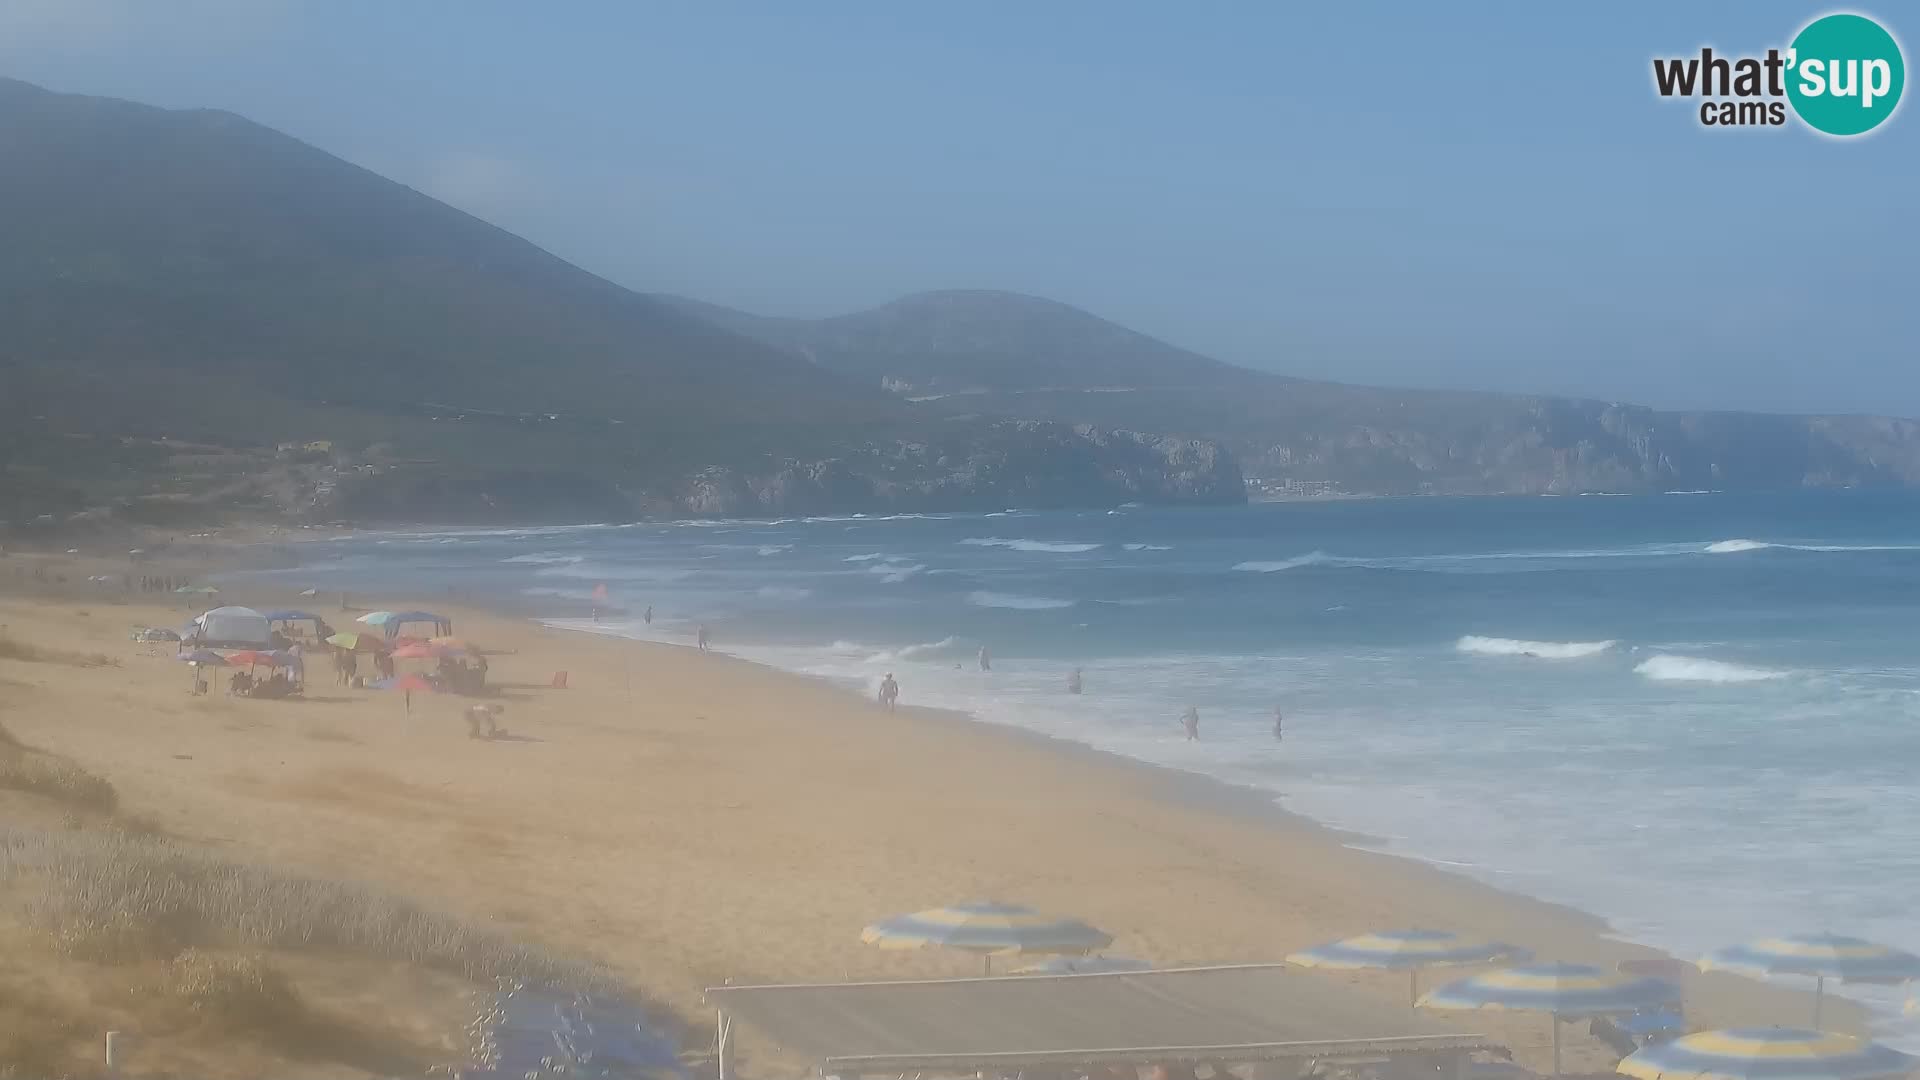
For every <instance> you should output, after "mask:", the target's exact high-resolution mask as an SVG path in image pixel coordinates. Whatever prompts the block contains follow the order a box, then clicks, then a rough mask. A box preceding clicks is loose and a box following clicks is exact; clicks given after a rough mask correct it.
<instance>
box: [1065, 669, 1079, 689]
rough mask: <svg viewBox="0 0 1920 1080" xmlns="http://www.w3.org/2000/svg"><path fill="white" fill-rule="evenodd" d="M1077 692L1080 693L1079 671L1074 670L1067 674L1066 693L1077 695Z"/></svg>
mask: <svg viewBox="0 0 1920 1080" xmlns="http://www.w3.org/2000/svg"><path fill="white" fill-rule="evenodd" d="M1079 692H1080V669H1079V668H1074V669H1073V670H1072V671H1071V672H1069V673H1068V674H1067V693H1069V694H1077V693H1079Z"/></svg>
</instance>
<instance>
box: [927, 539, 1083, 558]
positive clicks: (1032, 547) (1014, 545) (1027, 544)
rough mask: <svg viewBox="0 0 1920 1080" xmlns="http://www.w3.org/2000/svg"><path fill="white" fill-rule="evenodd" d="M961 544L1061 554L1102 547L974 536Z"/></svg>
mask: <svg viewBox="0 0 1920 1080" xmlns="http://www.w3.org/2000/svg"><path fill="white" fill-rule="evenodd" d="M960 542H961V543H963V544H971V545H972V546H974V547H1002V548H1007V549H1009V550H1011V551H1050V552H1056V553H1059V554H1075V553H1078V552H1082V551H1092V550H1093V549H1095V548H1097V547H1099V546H1100V545H1099V544H1083V543H1079V542H1077V541H1071V540H1006V539H1002V538H1001V537H998V536H972V537H968V538H967V539H965V540H962V541H960Z"/></svg>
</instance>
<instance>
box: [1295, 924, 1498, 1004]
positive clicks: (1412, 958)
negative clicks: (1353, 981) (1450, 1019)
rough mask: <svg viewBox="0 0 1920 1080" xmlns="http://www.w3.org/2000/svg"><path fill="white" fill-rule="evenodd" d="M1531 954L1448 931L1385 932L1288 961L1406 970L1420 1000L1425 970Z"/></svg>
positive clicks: (1329, 944) (1412, 992) (1343, 967)
mask: <svg viewBox="0 0 1920 1080" xmlns="http://www.w3.org/2000/svg"><path fill="white" fill-rule="evenodd" d="M1531 955H1532V954H1531V953H1529V952H1527V950H1525V949H1523V948H1520V947H1519V946H1518V945H1507V944H1504V943H1502V942H1498V941H1479V940H1476V939H1473V938H1466V937H1461V936H1460V935H1459V934H1454V933H1449V932H1447V931H1445V930H1379V931H1375V932H1374V933H1371V934H1361V935H1360V936H1359V937H1350V938H1345V939H1342V940H1340V941H1329V942H1327V943H1326V944H1325V945H1317V946H1315V947H1313V948H1311V949H1307V950H1305V951H1303V952H1297V953H1294V954H1293V955H1291V956H1289V957H1287V963H1289V964H1298V965H1300V966H1301V967H1313V968H1331V969H1333V970H1336V971H1356V970H1361V969H1376V970H1384V971H1405V972H1407V973H1408V975H1409V987H1408V995H1409V996H1408V1000H1410V1001H1418V1000H1419V999H1420V969H1421V968H1430V967H1466V966H1469V965H1472V964H1511V963H1516V962H1519V961H1524V960H1526V959H1527V958H1528V957H1530V956H1531Z"/></svg>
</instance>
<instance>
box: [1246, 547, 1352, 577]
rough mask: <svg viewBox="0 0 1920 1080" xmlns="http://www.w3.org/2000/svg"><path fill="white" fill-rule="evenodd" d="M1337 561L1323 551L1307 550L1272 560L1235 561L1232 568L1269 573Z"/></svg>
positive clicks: (1255, 572)
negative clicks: (1304, 552) (1303, 552)
mask: <svg viewBox="0 0 1920 1080" xmlns="http://www.w3.org/2000/svg"><path fill="white" fill-rule="evenodd" d="M1338 561H1341V560H1337V559H1335V558H1334V557H1333V556H1331V555H1328V554H1327V553H1326V552H1324V551H1309V552H1307V553H1306V554H1305V555H1295V556H1294V557H1293V558H1291V559H1280V560H1277V561H1274V562H1264V561H1260V560H1253V561H1249V562H1243V563H1235V564H1234V565H1233V568H1234V569H1235V570H1245V571H1247V572H1249V573H1254V574H1271V573H1275V572H1277V571H1280V570H1292V569H1295V568H1297V567H1301V566H1321V565H1325V564H1328V563H1333V562H1338Z"/></svg>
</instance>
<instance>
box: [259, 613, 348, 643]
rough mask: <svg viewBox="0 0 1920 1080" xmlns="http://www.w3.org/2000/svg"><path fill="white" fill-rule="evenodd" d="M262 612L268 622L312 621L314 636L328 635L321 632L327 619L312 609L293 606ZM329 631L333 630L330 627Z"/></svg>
mask: <svg viewBox="0 0 1920 1080" xmlns="http://www.w3.org/2000/svg"><path fill="white" fill-rule="evenodd" d="M260 614H262V615H265V616H266V617H267V622H268V623H298V622H305V623H312V624H313V634H312V636H313V637H316V638H318V637H325V636H326V634H323V633H321V630H322V628H324V627H326V625H327V620H325V619H323V618H321V617H320V616H318V615H315V614H314V613H312V612H310V611H295V610H293V609H292V608H278V609H275V610H273V611H263V612H261V613H260ZM327 633H332V630H331V629H328V630H327Z"/></svg>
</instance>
